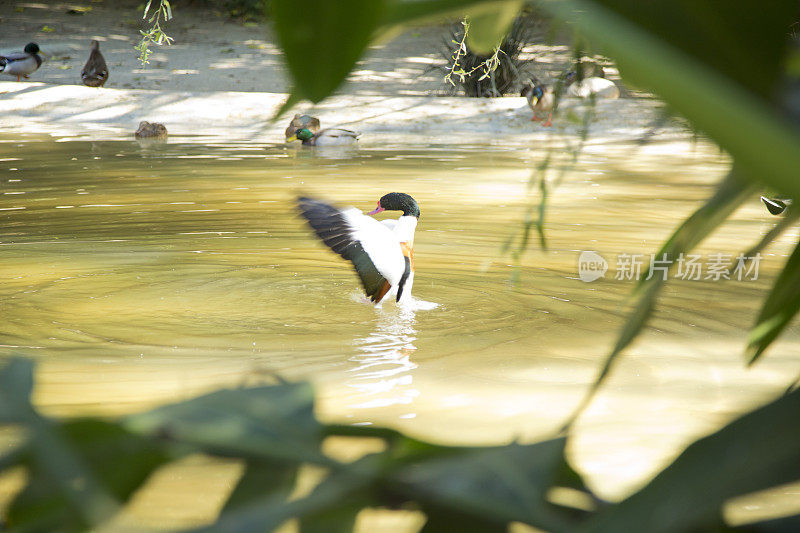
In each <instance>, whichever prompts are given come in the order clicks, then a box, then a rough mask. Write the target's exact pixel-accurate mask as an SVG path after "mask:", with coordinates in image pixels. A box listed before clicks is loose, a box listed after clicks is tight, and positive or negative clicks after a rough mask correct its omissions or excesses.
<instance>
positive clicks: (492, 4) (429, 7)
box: [384, 0, 508, 25]
mask: <svg viewBox="0 0 800 533" xmlns="http://www.w3.org/2000/svg"><path fill="white" fill-rule="evenodd" d="M506 2H508V0H386V11H385V17H384V23H385V24H387V25H397V24H408V23H421V22H434V21H438V20H441V18H442V17H457V18H462V17H463V16H464V15H467V14H469V15H476V14H480V13H486V12H488V11H491V10H492V9H496V8H501V7H502V5H503V4H505V3H506Z"/></svg>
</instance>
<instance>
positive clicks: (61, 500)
mask: <svg viewBox="0 0 800 533" xmlns="http://www.w3.org/2000/svg"><path fill="white" fill-rule="evenodd" d="M54 432H55V433H57V434H58V435H59V437H60V439H59V442H60V443H62V444H63V445H64V446H65V447H67V448H68V449H69V451H70V452H71V455H72V456H74V457H75V458H76V459H77V461H79V462H80V464H81V465H82V466H83V468H84V470H83V471H81V472H79V474H78V476H76V477H74V478H72V479H70V480H69V481H70V483H71V484H73V485H75V486H80V485H82V484H87V483H89V481H88V480H89V479H91V480H94V481H93V482H94V483H96V484H97V485H98V486H99V487H102V490H103V492H104V493H105V494H109V495H111V496H113V497H115V498H116V499H117V500H118V501H124V500H126V499H128V497H130V495H131V494H132V493H133V492H134V491H135V490H136V489H138V488H139V487H140V486H141V484H142V483H143V482H144V481H145V479H147V477H148V476H149V475H150V474H151V473H152V471H153V470H154V469H155V468H157V467H158V466H160V465H162V464H163V463H164V462H166V461H167V460H168V459H169V457H168V455H167V454H166V453H165V452H164V451H163V450H162V449H161V448H160V447H158V446H157V445H156V444H154V443H153V442H151V441H149V440H146V439H142V438H141V437H137V436H136V435H132V434H130V433H129V432H127V431H125V430H124V429H123V428H121V427H120V426H119V425H117V424H114V423H110V422H103V421H99V420H75V421H69V422H65V423H64V424H62V425H61V426H60V427H58V428H57V429H56V430H55V431H54ZM39 445H40V446H44V445H45V444H44V443H39ZM47 445H49V446H50V447H53V446H55V445H56V443H53V442H51V443H48V444H47ZM62 453H63V452H62ZM26 463H27V466H28V468H29V481H28V483H27V485H26V486H25V488H24V489H23V490H22V492H20V493H19V494H18V495H17V497H16V498H15V499H14V500H13V502H12V503H11V505H10V507H9V509H8V522H9V524H10V525H11V526H13V527H15V528H20V529H28V530H39V531H83V530H85V529H87V528H88V527H89V526H90V525H92V524H93V523H97V521H99V520H100V519H105V518H109V517H110V516H111V514H112V512H113V511H114V510H115V508H114V507H111V506H106V507H105V512H104V513H102V514H98V515H97V516H94V517H91V518H92V520H88V519H87V517H86V516H85V514H84V513H81V512H76V505H75V502H74V501H73V500H72V498H73V497H74V496H73V494H72V491H71V490H65V486H64V484H63V483H60V482H59V480H58V479H56V477H55V476H54V475H53V471H52V465H50V464H48V463H47V462H44V461H42V460H41V456H38V457H37V456H36V455H33V456H31V455H30V454H29V456H28V458H27V460H26ZM84 503H86V504H89V503H90V502H88V501H87V502H84Z"/></svg>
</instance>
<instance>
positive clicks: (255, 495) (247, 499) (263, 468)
mask: <svg viewBox="0 0 800 533" xmlns="http://www.w3.org/2000/svg"><path fill="white" fill-rule="evenodd" d="M244 467H245V469H244V473H243V474H242V477H241V479H239V482H238V483H237V484H236V488H235V489H234V491H233V493H231V496H230V497H229V498H228V501H227V502H226V504H225V508H224V510H223V512H228V511H231V510H234V509H238V508H242V507H244V506H246V505H248V504H250V503H252V502H253V501H254V500H257V499H263V498H264V497H265V496H266V495H276V496H277V497H283V498H288V497H289V494H290V493H291V491H292V489H293V488H294V484H295V481H296V480H297V470H298V465H296V464H292V463H285V462H278V461H261V460H253V459H251V460H249V461H246V462H245V465H244Z"/></svg>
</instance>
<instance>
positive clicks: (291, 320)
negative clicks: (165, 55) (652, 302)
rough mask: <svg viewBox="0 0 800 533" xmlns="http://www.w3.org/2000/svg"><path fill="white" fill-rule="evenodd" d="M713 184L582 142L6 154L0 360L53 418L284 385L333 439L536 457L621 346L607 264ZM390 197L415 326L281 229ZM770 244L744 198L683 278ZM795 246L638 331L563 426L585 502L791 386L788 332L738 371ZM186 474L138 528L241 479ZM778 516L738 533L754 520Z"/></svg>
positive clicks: (615, 146)
mask: <svg viewBox="0 0 800 533" xmlns="http://www.w3.org/2000/svg"><path fill="white" fill-rule="evenodd" d="M548 157H549V158H550V165H549V169H548V171H547V177H548V180H549V183H550V192H549V194H548V208H547V211H546V224H545V226H544V229H545V236H546V239H547V245H548V247H547V250H542V248H541V247H540V245H539V241H538V237H537V236H536V234H535V231H534V232H533V233H532V235H531V239H530V243H529V248H528V250H527V251H526V252H525V253H523V254H521V256H520V257H519V260H518V261H516V260H513V259H512V256H511V254H509V253H508V252H504V251H503V245H504V243H506V242H507V241H508V240H509V239H510V238H511V239H512V240H511V242H512V248H513V247H514V246H516V245H517V244H516V243H518V242H519V240H518V239H519V235H520V229H521V225H522V220H523V218H524V216H525V213H526V209H527V208H528V206H529V205H536V204H537V203H538V201H539V198H540V193H539V188H538V184H537V183H536V180H537V179H538V176H539V174H538V173H537V170H536V169H537V168H538V167H539V166H540V164H541V163H542V161H543V160H545V159H546V158H548ZM727 165H728V161H727V159H726V158H725V157H724V156H723V155H721V154H719V153H718V151H717V150H716V149H715V148H713V147H711V146H708V145H705V144H704V143H702V142H701V143H698V144H694V145H690V144H688V143H677V142H672V143H666V142H665V143H653V144H649V145H645V146H638V145H634V144H632V143H614V142H607V143H600V142H597V143H590V144H589V145H588V146H586V147H585V148H584V150H583V152H582V153H581V155H580V157H579V158H578V160H577V162H575V163H573V162H572V161H571V154H570V153H569V151H567V150H563V149H558V148H556V149H554V150H548V149H547V147H546V146H538V145H534V146H529V145H522V144H520V143H510V144H509V143H508V142H501V141H500V140H498V141H495V142H487V143H482V144H475V143H471V144H469V143H468V144H465V143H457V144H455V143H454V144H446V143H443V142H442V140H441V139H434V140H431V139H407V138H406V139H403V138H398V139H391V140H390V142H389V144H388V145H387V144H381V145H370V144H369V142H367V143H366V144H364V145H362V146H361V147H360V148H359V149H353V150H342V149H334V150H320V149H316V150H315V149H303V148H298V149H287V148H286V147H284V146H282V145H276V146H264V145H261V144H255V143H248V142H230V141H225V140H222V139H217V138H202V137H197V138H191V137H185V138H179V139H171V140H170V142H169V143H167V144H149V145H148V144H145V145H142V144H138V143H136V142H134V141H132V140H122V139H120V140H108V141H102V142H92V141H88V140H80V139H73V138H51V137H19V136H17V137H14V138H10V137H0V179H2V182H1V183H2V188H1V190H0V192H2V194H1V195H0V220H1V221H2V232H0V258H1V259H2V260H1V261H0V279H2V284H0V301H2V309H3V314H2V320H0V335H1V337H0V338H1V339H2V340H0V342H1V343H2V346H0V356H10V355H13V354H23V355H26V356H30V357H34V358H36V359H37V361H38V363H39V366H38V373H37V385H36V391H35V400H36V402H37V404H38V405H39V406H41V407H42V408H43V409H44V410H45V411H46V412H48V413H50V414H56V415H79V414H100V415H118V414H123V413H130V412H136V411H140V410H143V409H146V408H149V407H152V406H154V405H158V404H161V403H165V402H171V401H176V400H181V399H185V398H188V397H192V396H195V395H197V394H200V393H202V392H205V391H208V390H213V389H215V388H219V387H222V386H236V385H242V384H245V385H248V384H259V383H265V382H271V381H274V379H275V376H276V375H278V376H281V377H283V378H285V379H293V380H294V379H308V380H311V381H312V382H314V383H315V384H316V387H317V393H318V398H319V402H318V412H319V414H320V416H321V417H323V418H324V419H326V420H331V421H338V422H349V423H358V424H370V423H372V424H383V425H389V426H392V427H395V428H399V429H402V430H405V431H408V432H410V433H411V434H413V435H417V436H421V437H425V438H430V439H434V440H437V441H439V442H445V443H459V444H496V443H504V442H508V441H510V440H512V439H520V440H522V441H532V440H536V439H540V438H545V437H548V436H550V435H552V433H553V432H554V431H556V430H557V429H558V428H559V427H560V426H561V425H562V424H563V423H564V421H565V420H566V418H567V417H568V416H569V415H570V413H571V412H572V410H573V409H574V408H575V407H576V405H577V404H578V403H579V401H580V400H581V398H582V395H583V394H584V393H585V391H586V389H587V387H588V385H589V384H590V383H591V382H592V380H593V379H594V376H595V374H596V372H597V370H598V368H599V365H600V363H601V362H602V359H603V356H604V354H606V353H607V352H608V351H609V349H610V347H611V346H612V343H613V340H614V338H615V335H616V333H617V331H618V330H619V327H620V325H621V324H622V320H623V318H624V316H625V308H624V307H623V303H624V299H625V297H626V296H627V295H628V294H629V292H630V291H631V289H632V288H633V286H634V282H633V281H630V280H616V279H614V274H615V268H614V267H615V265H618V264H619V263H620V262H621V259H622V258H621V257H620V254H644V259H645V260H646V259H648V258H649V254H650V253H652V252H655V251H656V250H657V248H658V246H659V244H660V243H661V242H662V241H663V239H664V238H666V236H668V235H669V233H670V232H671V231H672V230H673V229H674V227H675V226H676V225H677V223H678V222H679V221H680V220H681V219H682V218H683V217H685V216H686V215H688V214H689V213H691V212H692V210H694V209H695V208H696V207H697V206H698V205H699V202H700V201H702V200H703V199H704V198H706V197H707V196H708V195H709V194H710V193H711V191H712V189H713V184H714V183H715V182H716V181H717V180H719V179H720V178H721V176H723V175H724V173H725V172H726V169H727ZM530 183H533V186H531V185H530ZM395 190H396V191H401V192H407V193H409V194H411V195H412V196H414V197H415V198H416V199H417V201H418V202H419V204H420V207H421V211H422V217H421V219H420V224H419V227H418V230H417V235H416V242H415V257H416V268H417V272H416V278H415V283H414V288H413V289H414V296H415V297H416V298H417V299H419V300H421V301H424V302H428V303H429V305H426V306H417V307H416V308H405V309H402V308H398V307H397V306H395V305H394V304H386V305H385V306H384V307H382V308H377V309H376V308H373V307H371V306H370V305H366V304H364V303H363V301H361V297H360V295H359V284H358V281H357V278H356V276H355V275H354V273H353V272H352V270H351V269H350V267H349V265H348V264H347V263H346V262H345V261H343V260H341V259H340V258H339V257H338V256H336V255H335V254H334V253H332V252H330V251H329V250H328V249H327V248H326V247H325V246H324V245H323V244H322V243H321V242H319V241H318V240H317V239H316V237H315V236H314V235H313V233H312V232H311V231H310V230H309V229H308V228H307V227H306V226H305V224H304V223H303V221H302V219H300V218H299V217H298V216H297V213H296V211H295V207H294V204H295V198H296V197H297V195H298V194H305V195H310V196H315V197H318V198H321V199H326V200H329V201H331V202H333V203H336V204H338V205H342V206H346V205H354V206H356V207H358V208H360V209H363V210H371V209H372V208H374V205H375V203H376V201H377V199H378V198H380V197H381V196H382V195H383V194H385V193H387V192H391V191H395ZM390 215H391V214H390ZM395 216H396V214H395ZM532 216H533V217H534V218H535V217H536V216H537V212H536V211H535V210H534V211H533V215H532ZM380 217H383V215H379V218H380ZM775 220H776V219H774V218H773V217H770V216H769V215H768V214H767V213H766V211H765V210H764V209H763V207H762V206H761V205H760V204H759V201H758V198H757V197H754V198H753V199H752V201H751V202H748V204H747V205H746V206H744V207H743V208H742V209H740V210H739V211H738V212H737V213H736V215H735V216H734V218H733V219H732V220H731V221H729V222H728V223H727V224H726V225H725V226H724V227H723V228H722V229H721V230H720V231H719V232H718V233H717V234H716V235H715V236H714V237H712V238H711V239H709V240H708V241H707V242H706V243H704V245H703V246H702V248H701V249H700V250H699V252H698V253H700V254H702V255H703V260H704V261H710V259H709V257H710V255H711V254H714V253H723V254H729V255H732V256H734V257H735V256H736V255H737V254H738V253H739V252H741V251H743V250H744V249H746V248H748V247H749V245H750V244H752V243H753V242H755V241H756V240H757V239H758V238H759V237H760V236H761V235H762V234H763V233H765V232H766V231H767V230H769V229H770V228H771V227H772V225H773V224H774V223H775ZM797 236H798V234H797V231H796V230H792V231H790V232H788V235H785V236H784V237H783V238H782V239H781V241H780V242H778V243H777V244H776V245H774V246H773V247H772V248H770V249H769V250H767V252H766V253H765V254H764V257H763V259H762V261H761V262H760V265H759V275H758V279H756V280H752V279H743V280H741V281H739V280H736V279H732V280H729V281H725V280H721V281H714V280H713V279H701V280H675V281H673V282H672V283H670V284H669V285H668V288H667V289H666V291H665V294H664V297H663V298H662V300H661V302H660V305H659V309H658V312H657V314H656V316H655V318H654V319H653V320H652V322H651V325H650V328H648V330H647V332H646V334H644V335H643V336H642V337H641V339H640V340H639V341H637V343H636V344H635V346H634V347H633V348H632V349H631V350H629V352H628V353H627V355H626V356H625V357H624V358H623V359H621V360H620V362H619V364H618V365H617V366H616V367H615V370H614V373H613V375H612V377H611V378H610V379H609V381H608V383H607V385H606V386H605V387H604V389H603V390H602V391H601V393H600V394H599V395H598V397H597V398H596V400H595V401H594V402H593V404H592V405H591V406H590V408H589V409H588V411H586V413H585V414H584V415H583V416H582V417H581V419H580V420H579V421H578V422H577V424H576V426H575V431H576V436H575V439H574V440H573V441H572V446H571V449H570V456H571V458H572V460H573V462H574V464H575V465H576V467H577V468H578V469H579V470H580V471H581V472H582V473H584V474H585V475H586V477H587V480H588V481H589V483H590V485H591V486H592V487H593V488H594V489H595V490H597V491H598V492H599V493H600V494H601V495H604V496H606V497H612V498H614V497H620V496H622V495H624V494H626V493H628V492H630V491H631V490H633V489H635V488H636V487H638V486H639V485H641V484H642V483H643V482H644V481H646V480H647V479H648V478H649V477H650V476H652V475H653V473H654V472H656V471H657V470H658V469H660V468H661V467H662V466H663V464H664V463H665V462H667V461H669V460H671V459H672V458H673V457H674V456H675V455H676V454H677V453H679V452H680V450H681V449H682V448H683V447H685V446H686V445H687V444H688V443H689V442H691V441H692V440H694V439H695V438H697V437H698V436H700V435H703V434H705V433H708V432H709V431H712V430H714V429H716V428H718V427H720V426H721V425H723V424H724V423H725V422H727V421H728V420H730V419H731V418H733V417H735V416H737V415H738V414H740V413H742V412H745V411H746V410H748V409H750V408H752V407H753V406H755V405H758V404H760V403H763V402H766V401H768V400H769V399H771V398H773V397H775V396H777V395H778V394H779V393H780V392H781V391H782V390H784V389H785V388H786V387H787V386H788V385H789V384H790V383H792V382H793V381H794V380H795V379H797V375H798V373H800V329H799V328H798V327H797V325H795V326H793V327H791V328H790V329H789V330H788V331H787V333H786V335H785V336H784V337H783V339H782V340H781V341H780V342H779V343H777V344H776V345H775V346H774V347H773V348H772V349H771V350H770V352H768V353H767V355H766V356H765V357H764V359H763V361H762V362H761V363H759V364H758V365H756V366H755V367H754V368H752V369H746V368H745V367H744V365H743V357H742V352H743V346H744V341H745V337H746V331H747V328H748V327H749V326H750V325H751V324H752V321H753V320H754V317H755V314H756V312H757V309H758V307H759V303H760V299H761V298H762V297H763V295H764V291H765V289H766V288H767V287H768V286H769V284H770V283H771V282H772V281H773V280H774V279H775V276H776V273H777V272H778V271H779V269H780V267H781V266H782V264H783V262H784V261H785V257H786V255H787V251H788V250H789V248H788V245H789V243H790V242H791V241H792V240H794V241H795V242H796V240H797ZM584 250H593V251H596V252H598V253H599V254H600V255H601V256H603V257H604V258H605V259H607V260H608V262H609V263H610V269H609V271H608V272H607V273H606V276H605V278H602V279H599V280H597V281H594V282H591V283H586V282H584V281H581V279H580V278H579V275H578V264H577V263H578V256H579V254H580V253H581V251H584ZM645 262H646V261H645ZM181 468H183V470H181V471H180V473H179V474H174V475H172V476H162V478H163V479H161V480H160V481H159V482H158V483H161V484H162V485H160V486H161V487H162V488H161V490H162V493H163V491H177V490H178V489H176V487H177V486H180V485H181V483H182V482H183V483H187V482H188V480H193V481H191V483H201V484H203V486H205V487H206V489H207V490H204V491H202V492H203V496H197V495H195V496H191V497H189V496H186V497H185V498H186V499H181V497H178V498H172V496H171V498H172V499H171V500H170V502H169V503H166V502H164V501H163V499H161V500H160V503H156V502H159V494H160V493H159V489H157V488H153V489H152V491H151V493H152V495H151V496H149V498H150V499H148V496H147V495H144V496H142V498H143V499H144V500H143V501H144V503H141V502H140V505H139V506H140V508H141V509H140V510H139V511H137V513H138V514H137V513H135V514H137V516H138V517H139V518H138V519H140V520H142V521H143V522H144V523H148V520H149V521H151V522H150V523H157V524H161V525H164V524H167V525H169V524H174V525H180V524H183V525H185V524H187V523H196V522H198V521H200V522H202V520H203V519H206V518H208V517H209V516H213V512H215V509H217V508H218V507H216V506H215V505H216V504H215V503H213V502H215V501H217V500H216V499H215V498H217V499H218V497H219V495H220V494H222V493H224V492H225V491H226V490H229V489H230V486H231V483H232V482H233V481H232V480H233V479H235V475H233V474H231V472H232V471H233V470H231V469H234V470H235V468H234V467H233V466H231V465H220V464H215V465H209V464H206V463H203V462H202V461H200V462H199V463H197V462H195V463H191V464H187V465H183V467H181ZM179 470H180V469H179ZM154 483H155V482H154ZM158 483H156V484H158ZM787 490H788V489H787ZM1 494H2V491H1V490H0V495H1ZM786 494H787V493H786V492H783V493H781V494H779V495H778V496H779V497H780V498H784V499H787V496H786ZM773 496H774V495H773ZM198 498H200V500H202V502H205V503H204V504H203V505H200V506H198V505H196V504H197V503H198ZM148 502H149V503H148ZM187 502H192V503H191V505H188V504H187ZM773 503H774V499H773V500H769V499H768V498H767V499H765V500H764V501H763V502H761V501H755V502H753V501H751V502H750V503H749V504H748V505H747V506H740V507H739V508H737V509H733V510H732V511H731V512H733V513H738V515H737V516H739V517H740V518H744V519H748V520H749V519H754V518H756V517H757V515H759V513H763V512H765V509H767V508H769V507H770V506H772V505H773ZM184 504H187V505H188V507H186V506H183V505H184ZM203 513H206V515H208V516H206V515H203ZM209 513H210V514H209Z"/></svg>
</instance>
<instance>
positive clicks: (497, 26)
mask: <svg viewBox="0 0 800 533" xmlns="http://www.w3.org/2000/svg"><path fill="white" fill-rule="evenodd" d="M522 4H523V3H522V1H520V0H508V1H506V2H503V3H498V4H492V5H490V6H489V9H486V10H481V11H476V12H474V13H473V14H472V15H471V16H470V19H469V21H470V24H469V33H468V34H467V45H469V48H470V50H472V51H473V52H475V53H476V54H482V55H489V54H490V53H491V52H492V50H493V49H494V48H495V47H496V46H498V45H499V44H500V41H501V40H502V39H503V37H504V36H505V35H506V33H508V29H509V28H510V27H511V24H512V23H513V22H514V19H515V18H516V17H517V14H518V13H519V11H520V9H522Z"/></svg>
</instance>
